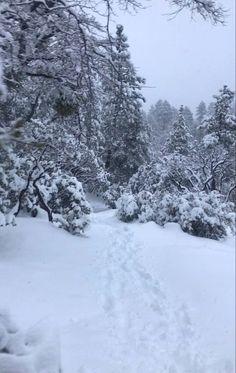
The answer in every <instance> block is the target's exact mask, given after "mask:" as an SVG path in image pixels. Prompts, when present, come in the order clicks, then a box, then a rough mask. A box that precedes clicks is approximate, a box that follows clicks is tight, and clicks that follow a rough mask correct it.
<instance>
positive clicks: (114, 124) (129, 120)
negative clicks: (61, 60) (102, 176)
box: [102, 25, 148, 182]
mask: <svg viewBox="0 0 236 373" xmlns="http://www.w3.org/2000/svg"><path fill="white" fill-rule="evenodd" d="M106 72H107V74H106V77H104V80H103V92H104V95H103V97H104V99H103V105H102V122H103V133H104V137H105V163H106V169H107V171H108V172H109V173H110V174H111V180H112V181H116V182H125V181H128V179H129V178H130V177H131V176H132V175H133V174H134V173H135V172H136V171H137V169H138V167H139V166H140V164H142V163H143V162H144V161H145V160H146V159H147V156H148V146H147V137H146V136H147V133H146V125H145V121H144V120H143V113H142V104H141V103H142V101H143V100H144V99H143V97H142V95H141V93H140V90H141V87H142V84H144V79H142V78H140V77H139V76H138V75H137V74H136V71H135V68H134V66H133V64H132V62H131V59H130V54H129V45H128V44H127V38H126V36H125V35H124V32H123V26H121V25H119V26H117V30H116V37H115V38H114V39H113V46H112V48H111V63H110V65H109V66H108V67H107V70H106Z"/></svg>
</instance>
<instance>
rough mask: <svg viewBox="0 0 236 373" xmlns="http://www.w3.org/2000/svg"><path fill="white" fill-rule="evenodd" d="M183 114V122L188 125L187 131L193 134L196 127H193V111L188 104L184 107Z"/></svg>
mask: <svg viewBox="0 0 236 373" xmlns="http://www.w3.org/2000/svg"><path fill="white" fill-rule="evenodd" d="M183 115H184V120H185V124H186V126H187V127H188V130H189V132H190V133H192V134H195V129H196V128H195V123H194V119H193V113H192V111H191V110H190V109H189V107H188V106H185V107H184V110H183Z"/></svg>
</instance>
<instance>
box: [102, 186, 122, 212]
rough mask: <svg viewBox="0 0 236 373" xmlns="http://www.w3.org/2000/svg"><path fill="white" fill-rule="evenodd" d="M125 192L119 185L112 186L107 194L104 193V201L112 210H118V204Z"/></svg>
mask: <svg viewBox="0 0 236 373" xmlns="http://www.w3.org/2000/svg"><path fill="white" fill-rule="evenodd" d="M123 192H124V187H123V186H121V185H119V184H113V185H111V186H110V187H109V188H108V189H107V190H106V192H104V193H103V195H102V198H103V199H104V201H105V203H106V205H107V206H109V207H111V208H112V209H115V208H116V202H117V200H118V199H119V198H120V197H121V195H122V193H123Z"/></svg>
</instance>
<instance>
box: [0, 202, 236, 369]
mask: <svg viewBox="0 0 236 373" xmlns="http://www.w3.org/2000/svg"><path fill="white" fill-rule="evenodd" d="M94 201H95V202H96V199H94ZM90 202H91V203H92V198H91V201H90ZM95 205H96V206H95V208H94V211H97V212H94V213H93V215H92V219H91V220H92V221H91V226H90V228H89V230H87V231H86V234H85V235H84V236H81V237H77V236H72V235H70V234H69V233H67V232H65V231H63V230H60V229H57V228H56V227H55V226H53V225H51V224H49V223H48V222H47V221H45V220H44V218H43V217H42V218H37V219H32V218H18V219H17V226H16V227H11V226H7V227H4V228H1V229H0V299H1V304H0V307H1V308H6V309H8V310H9V311H10V313H11V315H12V317H13V320H15V321H16V324H17V325H19V326H20V327H21V331H22V333H23V334H24V335H27V336H28V338H29V336H31V338H29V339H28V340H30V341H31V342H32V346H31V351H33V356H34V360H33V361H34V368H32V367H31V366H30V365H27V369H28V370H27V369H25V370H23V371H24V373H26V372H27V373H28V371H29V372H30V373H31V372H33V373H35V372H37V373H38V372H40V373H41V372H43V373H49V372H51V371H50V370H49V369H50V368H49V365H47V364H49V363H47V364H46V365H45V366H42V364H41V362H42V361H46V362H50V361H53V360H54V361H55V360H56V359H57V355H56V354H57V353H58V349H59V344H60V351H61V365H62V371H63V373H126V372H127V373H157V372H158V373H162V372H168V373H233V372H234V361H235V359H234V343H235V342H234V341H235V335H234V330H235V328H234V326H235V325H234V304H235V295H234V294H235V289H234V275H235V268H234V263H235V260H234V259H235V252H234V241H233V239H232V238H228V239H227V240H224V241H221V242H218V241H214V240H209V239H203V238H197V237H193V236H190V235H188V234H186V233H183V232H182V231H181V229H180V228H179V226H178V225H177V224H168V225H167V226H166V227H165V228H163V227H160V226H158V225H156V224H155V223H153V222H150V223H146V224H140V223H138V222H135V223H132V224H127V223H122V222H120V221H118V219H117V217H116V211H115V210H106V208H105V206H104V208H103V206H102V204H99V203H98V201H97V203H95ZM102 210H104V211H102ZM55 328H56V329H57V331H58V334H59V336H60V341H59V337H58V338H57V336H56V334H55V332H54V329H55ZM40 330H41V331H43V332H42V333H43V336H44V337H42V338H41V339H40V340H39V341H38V342H37V340H38V336H39V335H40V332H39V331H40ZM50 330H51V331H52V332H50ZM34 334H35V335H36V337H37V338H36V347H35V345H34V344H33V341H34V338H33V336H34ZM0 336H1V334H0ZM0 343H1V339H0ZM55 345H57V346H56V347H55ZM53 346H54V347H53ZM54 349H56V350H54ZM55 351H56V352H55ZM45 354H46V355H47V356H46V357H45ZM50 354H51V355H50ZM1 355H4V356H5V357H6V354H0V357H1V358H2V356H1ZM30 356H31V355H30ZM12 358H13V359H14V358H15V357H14V356H13V357H12ZM27 358H28V355H26V356H21V359H22V365H24V364H25V359H27ZM31 361H32V359H31ZM35 362H38V365H37V364H36V363H35ZM0 366H1V360H0ZM30 369H31V370H30ZM32 369H34V370H32ZM18 371H19V372H22V370H20V365H19V367H18V370H14V373H16V372H18ZM6 372H7V373H9V372H11V371H10V370H6ZM1 373H3V371H2V370H1ZM4 373H5V371H4Z"/></svg>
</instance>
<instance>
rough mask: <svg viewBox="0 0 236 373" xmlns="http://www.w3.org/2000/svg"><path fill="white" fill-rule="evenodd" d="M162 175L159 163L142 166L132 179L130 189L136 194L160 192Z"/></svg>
mask: <svg viewBox="0 0 236 373" xmlns="http://www.w3.org/2000/svg"><path fill="white" fill-rule="evenodd" d="M161 174H162V166H161V164H160V163H158V162H153V163H150V164H145V165H142V166H140V167H139V169H138V171H137V172H136V173H135V174H134V175H133V176H132V177H131V178H130V180H129V184H128V188H129V189H130V191H131V193H134V194H137V193H139V192H141V191H143V190H144V191H149V192H150V193H155V192H156V191H157V190H158V186H159V183H160V180H161Z"/></svg>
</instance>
